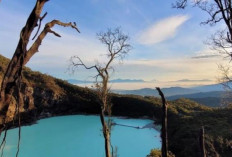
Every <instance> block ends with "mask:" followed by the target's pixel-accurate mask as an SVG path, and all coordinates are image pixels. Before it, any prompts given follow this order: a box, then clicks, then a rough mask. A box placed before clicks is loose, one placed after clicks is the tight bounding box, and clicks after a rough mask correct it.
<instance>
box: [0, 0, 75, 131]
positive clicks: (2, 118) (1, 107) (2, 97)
mask: <svg viewBox="0 0 232 157" xmlns="http://www.w3.org/2000/svg"><path fill="white" fill-rule="evenodd" d="M47 1H48V0H37V1H36V5H35V7H34V9H33V10H32V12H31V14H30V16H29V17H28V19H27V22H26V24H25V26H24V27H23V29H22V30H21V33H20V39H19V42H18V45H17V47H16V50H15V53H14V55H13V57H12V59H11V61H10V63H9V65H8V67H7V70H6V72H5V75H4V77H3V80H2V84H1V90H0V126H1V127H0V128H2V127H3V125H4V124H5V122H6V120H7V119H6V118H7V116H6V115H7V111H8V107H9V105H10V103H11V98H12V94H13V92H14V91H15V89H14V88H15V87H16V86H17V84H19V83H18V82H19V81H20V80H19V78H20V77H21V73H22V69H23V66H24V65H25V64H26V63H27V62H28V61H29V60H30V58H31V57H32V56H33V55H34V54H35V53H36V52H38V49H39V46H40V45H41V43H42V40H43V39H44V38H45V36H46V35H47V33H53V34H54V35H56V36H58V37H60V35H59V34H57V33H56V32H54V31H52V30H51V28H52V27H53V26H54V25H56V24H57V25H61V26H64V27H67V26H70V27H72V28H75V29H76V30H77V31H79V30H78V29H77V27H76V25H75V24H72V23H62V22H60V21H58V20H53V21H51V22H49V23H47V24H46V25H45V27H44V29H43V31H42V32H41V33H40V34H39V35H38V37H37V38H36V40H35V42H34V43H33V44H32V46H31V47H30V48H29V49H28V50H27V46H28V42H29V40H30V37H31V34H32V32H33V30H34V28H35V27H37V26H38V30H39V29H40V25H41V21H42V20H43V18H44V17H45V16H46V15H47V13H45V14H44V15H43V16H42V17H41V16H40V14H41V12H42V9H43V6H44V4H45V3H46V2H47ZM38 23H39V25H38ZM37 33H38V31H37ZM37 33H36V35H37ZM34 38H35V37H34ZM18 105H19V104H18Z"/></svg>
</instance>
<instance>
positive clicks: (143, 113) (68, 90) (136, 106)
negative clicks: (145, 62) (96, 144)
mask: <svg viewBox="0 0 232 157" xmlns="http://www.w3.org/2000/svg"><path fill="white" fill-rule="evenodd" d="M8 62H9V60H8V59H7V58H5V57H3V56H0V79H2V75H3V72H4V71H5V69H6V65H7V63H8ZM23 76H24V79H23V80H24V83H23V84H24V85H23V91H22V93H23V94H24V96H25V99H26V100H28V101H27V104H26V105H25V106H24V107H23V109H22V110H21V112H22V123H23V124H30V123H33V122H35V121H36V120H38V119H40V118H46V117H50V116H57V115H70V114H80V113H81V114H98V113H99V111H100V108H99V105H98V103H97V97H96V94H95V93H94V91H92V90H90V89H87V88H81V87H78V86H75V85H71V84H69V83H68V82H66V81H63V80H60V79H56V78H53V77H51V76H49V75H45V74H41V73H40V72H34V71H31V70H30V69H29V68H24V72H23ZM0 81H1V80H0ZM29 91H30V92H29ZM111 100H112V104H113V108H112V110H113V112H112V114H113V115H114V116H127V117H146V118H150V119H154V120H155V121H156V123H157V124H160V123H161V114H162V112H161V100H160V99H158V98H155V97H152V96H146V97H143V96H134V95H119V94H112V95H111ZM231 113H232V108H229V107H228V108H223V109H217V108H215V109H213V108H209V107H206V106H203V105H199V104H197V103H196V102H193V101H190V100H187V99H179V100H175V101H170V102H169V109H168V136H169V148H170V150H171V151H172V152H173V153H174V154H176V156H177V157H186V156H188V157H198V156H199V150H200V148H199V142H198V137H199V129H200V128H201V126H205V133H206V149H207V152H208V154H209V156H213V157H214V156H217V155H218V154H220V156H222V157H228V156H232V149H231V148H232V136H231V129H232V114H231ZM148 153H149V152H148Z"/></svg>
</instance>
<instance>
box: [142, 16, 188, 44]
mask: <svg viewBox="0 0 232 157" xmlns="http://www.w3.org/2000/svg"><path fill="white" fill-rule="evenodd" d="M188 19H189V16H187V15H177V16H172V17H168V18H165V19H162V20H160V21H158V22H156V23H154V24H153V25H151V26H150V27H148V28H147V29H145V30H144V31H142V33H140V35H139V42H140V43H141V44H144V45H152V44H156V43H160V42H162V41H165V40H167V39H170V38H172V37H174V36H175V35H176V32H177V30H178V28H179V27H180V26H181V25H182V24H184V22H186V21H187V20H188Z"/></svg>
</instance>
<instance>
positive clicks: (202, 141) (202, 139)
mask: <svg viewBox="0 0 232 157" xmlns="http://www.w3.org/2000/svg"><path fill="white" fill-rule="evenodd" d="M199 142H200V149H201V157H206V151H205V129H204V126H202V128H201V129H200V138H199Z"/></svg>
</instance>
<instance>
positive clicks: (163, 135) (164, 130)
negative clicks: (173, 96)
mask: <svg viewBox="0 0 232 157" xmlns="http://www.w3.org/2000/svg"><path fill="white" fill-rule="evenodd" d="M156 89H157V91H158V92H159V95H160V96H161V98H162V104H163V106H162V110H163V116H162V128H161V138H162V148H161V151H162V157H167V156H168V134H167V106H168V104H167V102H166V99H165V97H164V94H163V92H162V91H161V89H160V88H159V87H157V88H156Z"/></svg>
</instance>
